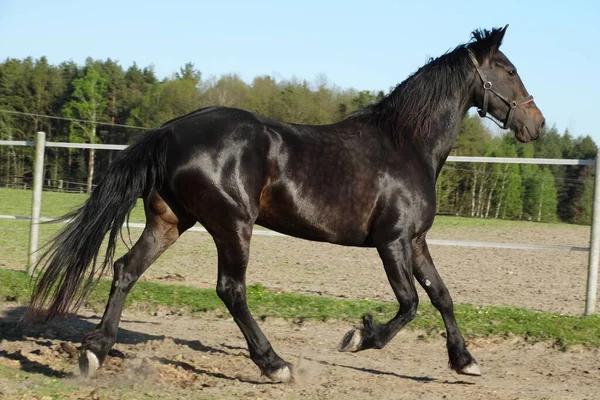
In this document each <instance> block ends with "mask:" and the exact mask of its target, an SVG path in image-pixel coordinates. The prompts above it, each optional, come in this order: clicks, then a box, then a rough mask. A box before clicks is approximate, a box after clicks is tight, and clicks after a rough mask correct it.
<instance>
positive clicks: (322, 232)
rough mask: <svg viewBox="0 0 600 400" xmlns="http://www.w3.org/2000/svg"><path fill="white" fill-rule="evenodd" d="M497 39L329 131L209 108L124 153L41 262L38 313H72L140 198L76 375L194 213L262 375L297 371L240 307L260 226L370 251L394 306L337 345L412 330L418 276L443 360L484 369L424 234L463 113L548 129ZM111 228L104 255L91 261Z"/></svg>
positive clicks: (362, 346) (523, 129)
mask: <svg viewBox="0 0 600 400" xmlns="http://www.w3.org/2000/svg"><path fill="white" fill-rule="evenodd" d="M505 32H506V28H503V29H493V30H491V31H487V30H478V31H475V32H473V37H472V40H471V41H470V42H469V43H467V44H465V45H460V46H458V47H457V48H456V49H454V50H453V51H451V52H448V53H446V54H444V55H442V56H441V57H439V58H437V59H434V60H431V61H430V62H429V63H428V64H427V65H425V66H424V67H422V68H421V69H419V70H418V71H417V72H416V73H414V74H413V75H412V76H410V77H409V78H408V79H407V80H406V81H404V82H403V83H401V84H400V85H398V86H397V87H396V88H395V89H394V90H393V91H392V92H391V93H390V94H389V95H388V96H387V97H385V98H384V99H382V100H381V101H380V102H378V103H376V104H373V105H370V106H368V107H366V108H365V109H363V110H361V111H359V112H357V113H355V114H353V115H351V116H350V117H349V118H347V119H345V120H343V121H340V122H338V123H335V124H332V125H323V126H307V125H295V124H288V123H284V122H279V121H274V120H271V119H268V118H265V117H261V116H258V115H255V114H253V113H250V112H248V111H243V110H238V109H231V108H225V107H209V108H203V109H200V110H198V111H195V112H192V113H190V114H188V115H185V116H182V117H180V118H177V119H174V120H172V121H169V122H167V123H166V124H164V125H163V126H162V127H161V128H159V129H155V130H151V131H149V132H147V133H146V134H144V136H143V137H142V138H141V139H140V140H139V141H138V142H137V143H135V144H134V145H132V146H130V147H129V148H127V149H126V150H124V151H123V152H121V153H120V155H119V157H118V158H117V159H116V160H115V161H114V162H113V163H112V165H111V166H110V167H109V169H108V170H107V171H106V174H105V176H104V178H103V179H102V181H101V182H100V183H99V185H98V186H97V187H96V189H95V190H94V191H93V193H92V194H91V196H90V198H89V199H88V200H87V202H86V203H85V204H84V205H83V206H82V207H81V208H80V209H78V210H76V211H74V212H72V213H70V214H69V215H67V216H65V218H68V219H72V222H71V223H70V224H69V225H67V226H66V227H65V228H64V229H63V230H62V231H61V232H60V233H59V234H58V235H57V236H56V237H55V238H54V239H53V240H52V241H51V242H50V244H49V247H48V248H47V251H46V252H45V254H44V255H43V256H42V257H41V261H40V266H41V267H43V268H44V270H43V273H42V274H41V275H40V277H39V279H38V281H37V283H36V287H35V289H34V293H33V297H32V299H31V307H30V310H31V314H32V315H33V316H38V317H41V318H42V319H44V320H48V319H50V318H52V317H55V316H57V315H60V314H64V313H68V312H73V311H74V310H76V308H77V306H79V305H80V304H81V302H82V300H83V298H84V296H85V294H86V293H88V292H89V290H90V289H91V287H92V285H93V283H94V282H95V281H96V279H95V278H96V277H98V276H100V275H101V274H102V272H104V270H105V268H106V267H107V266H108V265H109V264H111V263H112V259H113V256H114V252H115V243H116V241H117V238H118V237H119V235H120V229H121V226H122V225H123V223H124V222H126V220H127V218H128V215H129V212H130V211H131V209H132V208H133V207H134V205H135V204H136V200H137V199H138V198H139V197H142V198H143V199H144V205H145V211H146V227H145V229H144V231H143V233H142V235H141V237H140V238H139V240H138V241H137V243H136V244H135V245H134V246H133V248H131V250H130V251H128V252H127V253H126V254H125V255H124V256H123V257H121V258H119V259H118V260H117V261H116V262H115V263H114V276H113V283H112V288H111V291H110V298H109V300H108V305H107V307H106V310H105V312H104V316H103V318H102V321H101V322H100V324H99V325H98V326H97V327H96V329H94V330H93V331H91V332H89V333H88V334H87V335H85V337H84V339H83V344H82V347H81V350H80V357H79V366H80V369H81V371H82V373H84V374H86V375H91V374H93V373H94V372H95V371H96V370H97V369H98V368H99V367H100V366H101V365H102V363H103V361H104V360H105V358H106V355H107V354H108V351H109V350H110V348H111V347H112V345H113V344H114V343H115V340H116V335H117V328H118V325H119V320H120V317H121V312H122V310H123V305H124V302H125V297H126V296H127V294H128V293H129V291H130V290H131V288H132V287H133V285H134V284H135V282H136V281H137V280H138V279H139V277H140V275H142V273H143V272H144V271H145V270H146V269H147V268H148V267H149V266H150V265H151V264H152V262H153V261H154V260H156V259H157V258H158V257H159V256H160V255H161V254H162V252H164V251H165V250H166V249H167V248H168V247H169V246H171V245H172V244H173V243H174V242H175V241H176V240H177V238H178V237H179V236H180V235H181V234H182V233H183V232H185V231H186V230H187V229H189V228H190V227H191V226H192V225H194V224H195V223H196V222H200V223H201V224H202V225H203V226H204V227H205V228H206V230H207V231H208V232H209V233H210V234H211V235H212V236H213V239H214V242H215V244H216V246H217V251H218V260H219V261H218V264H219V273H218V281H217V293H218V295H219V297H220V298H221V299H222V300H223V302H224V303H225V305H226V306H227V308H228V309H229V312H230V313H231V315H232V316H233V319H234V320H235V322H236V323H237V324H238V326H239V328H240V329H241V331H242V333H243V334H244V337H245V338H246V341H247V343H248V348H249V350H250V356H251V357H252V360H253V361H254V362H255V363H256V365H258V367H259V368H260V370H261V372H262V373H263V374H264V375H266V376H267V377H269V378H271V379H273V380H277V381H288V380H290V379H291V378H292V374H291V370H290V364H288V363H287V362H286V361H284V360H283V359H282V358H281V357H279V356H278V355H277V353H275V351H274V350H273V348H272V347H271V344H270V343H269V341H268V340H267V338H266V337H265V335H264V334H263V333H262V331H261V330H260V328H259V326H258V325H257V323H256V321H255V320H254V318H253V317H252V315H251V314H250V312H249V310H248V305H247V303H246V286H245V275H246V266H247V264H248V253H249V248H250V239H251V237H252V229H253V226H254V224H259V225H262V226H264V227H267V228H270V229H273V230H276V231H278V232H282V233H285V234H287V235H292V236H295V237H300V238H304V239H308V240H316V241H324V242H330V243H335V244H340V245H344V246H363V247H375V248H377V251H378V252H379V255H380V256H381V260H382V261H383V266H384V268H385V272H386V274H387V277H388V279H389V282H390V284H391V286H392V289H393V291H394V293H395V295H396V297H397V299H398V303H399V310H398V313H397V314H396V316H395V317H394V318H392V319H391V320H390V321H389V322H387V323H385V324H378V323H375V322H374V321H373V319H372V317H371V316H370V315H365V316H364V317H363V321H362V325H361V327H360V328H357V329H353V330H351V331H350V332H348V333H347V334H346V335H345V337H344V338H343V339H342V341H341V343H340V346H339V350H340V351H361V350H366V349H381V348H383V347H384V346H385V345H386V344H387V343H388V342H389V341H390V340H391V339H392V338H393V337H394V336H395V335H396V334H397V333H398V331H400V329H402V328H403V327H404V326H405V325H406V324H408V323H409V322H410V321H411V320H412V319H413V318H414V317H415V314H416V311H417V304H418V297H417V292H416V290H415V285H414V280H413V277H415V278H416V280H417V281H418V282H419V283H420V284H421V285H422V286H423V288H424V289H425V291H426V292H427V294H428V295H429V297H430V299H431V302H432V303H433V305H434V306H435V307H436V308H437V309H438V310H439V311H440V313H441V315H442V318H443V320H444V323H445V326H446V331H447V347H448V354H449V359H450V366H451V367H452V369H454V370H455V371H456V372H458V373H461V374H470V375H480V371H479V367H478V365H477V363H476V361H475V359H474V358H473V357H472V356H471V354H469V351H468V350H467V348H466V345H465V341H464V339H463V337H462V335H461V333H460V331H459V328H458V326H457V323H456V320H455V317H454V312H453V304H452V299H451V298H450V295H449V293H448V290H447V289H446V287H445V285H444V283H443V282H442V279H441V278H440V276H439V275H438V273H437V271H436V269H435V266H434V265H433V262H432V260H431V256H430V254H429V250H428V248H427V242H426V239H425V237H426V234H427V231H428V230H429V228H431V226H432V224H433V219H434V217H435V204H436V201H435V200H436V198H435V196H436V194H435V182H436V179H437V176H438V175H439V173H440V170H441V168H442V166H443V165H444V162H445V160H446V158H447V156H448V154H449V152H450V150H451V148H452V144H453V142H454V140H455V139H456V136H457V135H458V132H459V131H460V128H461V122H462V120H463V117H464V116H465V114H466V113H467V110H469V108H471V107H473V106H478V107H479V108H480V114H481V115H482V116H485V114H486V113H487V112H489V113H490V114H491V115H492V116H494V117H495V118H496V119H498V120H501V121H503V122H504V126H505V127H507V128H511V129H513V130H514V132H515V136H516V138H517V139H518V140H519V141H521V142H528V141H530V140H532V139H536V138H537V137H538V135H539V132H540V130H541V128H542V127H543V125H544V118H543V116H542V113H541V112H540V110H539V109H538V108H537V106H536V105H535V103H534V102H533V101H532V97H531V96H529V95H528V93H527V91H526V90H525V87H524V86H523V83H522V82H521V79H520V78H519V76H518V75H517V72H516V70H515V67H514V66H513V64H512V63H511V62H510V61H509V60H508V58H506V56H505V55H504V54H503V53H502V52H501V51H499V47H500V44H501V42H502V38H503V37H504V34H505ZM107 232H108V233H109V240H108V249H107V251H106V257H105V259H104V261H102V262H101V263H96V259H97V256H98V253H99V249H100V245H101V243H102V241H103V238H104V236H105V234H106V233H107Z"/></svg>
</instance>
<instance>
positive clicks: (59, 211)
mask: <svg viewBox="0 0 600 400" xmlns="http://www.w3.org/2000/svg"><path fill="white" fill-rule="evenodd" d="M86 199H87V195H86V194H78V193H55V192H44V193H43V195H42V216H43V217H49V218H50V217H59V216H61V215H64V214H66V213H67V212H69V211H71V210H73V209H74V208H76V207H79V206H80V205H81V204H83V202H84V201H85V200H86ZM0 214H5V215H22V216H29V215H30V214H31V191H30V190H21V189H6V188H0ZM144 221H145V218H144V207H143V205H142V201H141V200H139V201H138V204H137V206H136V207H135V208H134V209H133V212H132V213H131V222H144ZM523 224H527V225H530V226H531V225H538V226H552V225H556V226H565V225H568V226H569V227H580V228H581V229H589V227H587V226H579V225H571V224H563V223H556V224H546V223H543V224H542V223H536V222H526V221H505V220H497V219H482V218H467V217H453V216H447V215H438V216H437V217H436V218H435V225H434V226H435V227H438V228H454V227H456V228H461V227H465V228H468V227H482V228H488V227H489V228H502V227H519V226H523Z"/></svg>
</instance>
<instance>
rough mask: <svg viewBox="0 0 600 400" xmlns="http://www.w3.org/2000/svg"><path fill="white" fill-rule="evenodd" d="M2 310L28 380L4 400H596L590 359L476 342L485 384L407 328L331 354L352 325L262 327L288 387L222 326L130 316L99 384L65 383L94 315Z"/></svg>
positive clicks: (10, 360) (4, 362)
mask: <svg viewBox="0 0 600 400" xmlns="http://www.w3.org/2000/svg"><path fill="white" fill-rule="evenodd" d="M0 310H1V311H2V314H0V316H1V319H0V331H2V332H3V333H2V335H1V336H2V337H3V340H2V342H1V344H0V355H1V356H0V367H1V366H4V367H6V368H9V369H14V370H15V371H18V370H19V369H21V370H25V371H28V372H34V373H35V374H30V376H28V378H27V379H25V380H24V379H20V380H19V379H4V382H2V379H0V398H6V399H12V398H19V399H21V398H26V399H42V398H43V391H42V389H40V387H41V388H43V387H44V385H41V384H40V383H39V382H38V380H39V379H41V378H45V377H50V378H54V379H55V380H61V382H62V383H64V384H65V385H68V386H69V387H71V389H69V390H68V391H67V390H65V392H64V393H63V394H62V397H61V398H66V399H84V398H92V399H121V398H156V399H169V400H173V399H199V398H202V399H204V398H215V399H231V398H256V399H258V398H262V399H281V398H289V399H319V398H323V399H348V398H352V399H367V398H377V399H417V398H418V399H442V398H444V399H492V400H494V399H594V398H598V397H597V396H598V393H600V353H599V351H598V350H589V349H584V348H575V349H572V350H570V351H567V352H564V351H560V350H558V349H556V348H554V347H553V346H552V345H551V344H548V343H536V344H531V343H527V342H526V341H524V340H523V339H521V338H510V337H509V338H486V339H475V340H472V341H471V342H470V343H469V349H470V351H471V352H472V353H473V355H474V356H475V357H476V358H477V360H478V362H479V364H480V366H481V368H482V372H483V376H482V377H479V378H476V377H464V376H459V375H456V374H455V373H454V372H452V371H451V370H450V369H449V368H448V367H447V355H446V351H445V339H444V338H443V337H442V336H441V335H437V334H436V335H426V334H424V333H423V332H417V331H410V330H404V331H402V332H401V333H400V334H399V335H398V336H397V337H396V338H395V339H394V340H393V341H392V342H391V343H390V344H389V345H388V346H387V347H386V348H385V349H382V350H369V351H364V352H360V353H339V352H338V351H337V350H336V346H337V344H338V341H339V340H340V339H341V338H342V336H343V335H344V333H345V332H346V331H347V330H348V329H349V328H350V327H351V326H350V324H348V323H342V322H335V321H332V322H314V321H313V322H310V321H307V322H302V323H297V322H296V323H295V322H290V321H285V320H281V319H267V320H266V321H263V322H261V323H260V324H261V327H262V329H263V330H264V331H265V333H266V334H267V336H268V337H269V339H270V341H271V343H272V344H273V346H274V347H275V349H276V351H278V353H279V354H280V355H281V356H282V357H284V358H285V359H287V360H288V361H290V362H292V363H293V364H294V365H295V367H296V370H297V371H300V373H299V375H298V376H299V377H298V380H297V382H296V383H294V384H275V383H272V382H270V381H269V380H268V379H266V378H265V377H262V376H260V372H259V370H258V368H257V367H256V366H255V365H254V364H253V363H252V361H251V360H250V359H249V358H248V352H247V350H246V344H245V341H244V339H243V337H242V335H241V334H240V332H239V330H238V328H237V326H236V325H235V323H234V322H233V321H232V319H231V318H230V317H228V316H221V315H216V314H211V313H202V314H197V315H195V316H186V315H182V316H177V315H166V316H160V317H156V316H152V315H149V314H148V313H145V312H142V311H135V310H128V311H126V312H125V314H124V316H123V322H122V323H121V328H120V331H119V337H118V343H117V344H116V345H115V347H114V351H112V352H111V356H109V357H108V359H107V361H106V363H105V366H104V368H103V369H102V370H101V372H100V373H99V375H98V376H96V377H95V378H93V379H91V380H82V379H80V378H78V377H77V376H76V375H75V374H73V371H74V370H75V369H76V364H77V362H76V358H74V357H73V356H74V354H73V349H74V348H75V347H76V346H78V344H77V342H79V340H80V339H81V336H82V335H83V333H84V332H86V331H88V330H90V329H92V328H93V326H94V325H95V324H96V323H97V322H98V320H99V316H97V315H92V314H91V313H90V312H84V313H82V314H81V315H79V316H78V317H77V318H73V319H71V320H68V321H66V322H63V323H62V324H61V325H57V326H54V327H25V326H21V325H18V321H19V318H20V317H21V315H22V311H23V309H22V308H18V307H15V306H14V305H12V304H10V303H0ZM40 392H41V393H40ZM3 396H4V397H3ZM11 396H14V397H11ZM47 398H49V397H46V399H47Z"/></svg>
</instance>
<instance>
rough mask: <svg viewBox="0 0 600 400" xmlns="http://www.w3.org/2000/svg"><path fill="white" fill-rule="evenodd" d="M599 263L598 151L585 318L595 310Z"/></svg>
mask: <svg viewBox="0 0 600 400" xmlns="http://www.w3.org/2000/svg"><path fill="white" fill-rule="evenodd" d="M599 261H600V149H598V152H597V153H596V168H595V174H594V205H593V209H592V232H591V234H590V261H589V264H588V279H587V293H586V296H585V316H586V317H589V316H590V315H592V314H593V313H594V311H595V309H596V296H597V294H598V262H599Z"/></svg>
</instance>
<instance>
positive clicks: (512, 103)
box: [467, 49, 533, 129]
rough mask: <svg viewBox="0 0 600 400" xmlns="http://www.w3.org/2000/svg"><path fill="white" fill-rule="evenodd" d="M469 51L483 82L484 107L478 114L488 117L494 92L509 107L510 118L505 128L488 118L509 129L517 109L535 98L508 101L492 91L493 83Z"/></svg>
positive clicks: (530, 96)
mask: <svg viewBox="0 0 600 400" xmlns="http://www.w3.org/2000/svg"><path fill="white" fill-rule="evenodd" d="M467 51H468V52H469V58H470V59H471V61H473V64H475V69H476V70H477V73H478V74H479V77H480V78H481V81H482V82H483V107H481V109H479V110H477V112H478V113H479V116H480V117H482V118H484V117H486V115H487V108H488V100H489V97H488V92H492V93H493V94H495V95H496V96H498V97H499V98H500V99H501V100H502V101H503V102H505V103H506V104H508V107H509V109H508V116H507V117H506V121H504V126H502V125H500V124H499V123H498V122H496V120H495V119H493V118H490V117H487V118H488V119H491V120H492V121H494V123H495V124H496V125H498V126H499V127H501V128H502V129H508V127H509V125H510V123H511V122H512V119H513V114H514V112H515V108H517V107H518V106H520V105H521V104H527V103H529V102H531V101H533V96H532V95H529V96H527V97H525V98H524V99H521V100H508V99H507V98H506V97H504V96H503V95H501V94H500V93H498V92H496V91H495V90H494V89H492V82H490V81H489V80H488V79H487V78H486V77H485V75H484V74H483V71H482V70H481V68H480V66H479V62H477V58H475V54H473V52H472V51H471V49H467Z"/></svg>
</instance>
